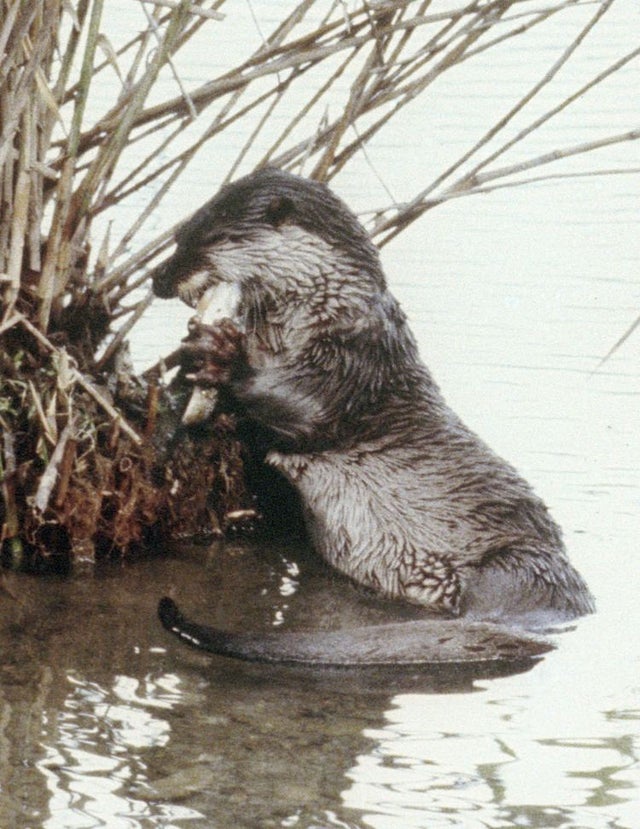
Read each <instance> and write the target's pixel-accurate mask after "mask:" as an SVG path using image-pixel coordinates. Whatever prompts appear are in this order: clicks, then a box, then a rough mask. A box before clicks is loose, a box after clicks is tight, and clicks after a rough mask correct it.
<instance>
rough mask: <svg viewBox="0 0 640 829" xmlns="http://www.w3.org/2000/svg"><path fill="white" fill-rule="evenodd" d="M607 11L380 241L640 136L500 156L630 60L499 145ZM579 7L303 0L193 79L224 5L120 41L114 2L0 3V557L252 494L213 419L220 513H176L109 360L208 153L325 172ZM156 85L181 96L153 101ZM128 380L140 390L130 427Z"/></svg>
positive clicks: (177, 517)
mask: <svg viewBox="0 0 640 829" xmlns="http://www.w3.org/2000/svg"><path fill="white" fill-rule="evenodd" d="M613 2H614V0H602V2H599V3H596V4H595V6H594V7H593V11H592V12H591V13H590V15H589V16H588V18H587V19H586V22H585V23H584V24H583V25H582V27H581V28H580V29H579V30H578V31H577V32H576V36H575V38H574V39H573V40H572V42H571V43H569V44H567V46H566V49H565V50H564V52H563V53H562V54H561V55H559V57H558V58H557V59H556V60H555V62H554V63H553V65H552V66H551V67H550V68H549V70H548V72H547V73H546V74H545V75H544V77H542V78H541V79H540V80H539V81H538V82H537V83H536V84H535V85H534V86H533V87H532V88H531V89H530V90H529V91H528V92H527V93H526V94H525V95H524V96H522V97H521V98H519V99H518V100H516V101H514V102H513V104H512V106H510V108H509V110H508V111H507V112H506V113H505V114H504V116H503V117H502V118H501V119H500V120H499V121H498V122H497V123H496V124H495V125H494V126H493V127H492V128H491V129H490V130H489V131H488V132H487V133H486V134H485V135H483V136H482V137H481V138H480V140H478V141H477V142H476V143H475V144H474V146H472V147H470V148H469V150H468V151H466V152H465V153H464V154H463V155H462V156H461V157H460V158H459V159H458V160H457V161H456V162H455V163H454V164H452V165H451V166H449V167H448V169H446V170H444V171H442V173H441V174H439V175H438V176H437V177H436V178H435V179H434V180H433V181H432V182H431V183H428V184H425V185H424V186H422V187H420V188H419V192H416V194H415V195H414V197H413V198H411V199H410V200H408V201H405V202H404V203H402V204H396V203H394V202H393V200H392V199H390V203H389V204H388V205H387V206H385V207H383V208H379V209H378V210H376V211H375V212H373V213H372V216H373V218H372V222H371V229H372V233H373V234H374V236H375V237H376V238H377V241H378V242H379V243H380V244H384V243H386V242H387V241H389V240H390V239H391V238H393V236H394V235H395V234H397V233H398V232H399V231H400V230H402V229H403V228H404V227H407V226H408V225H409V224H410V223H411V222H413V221H414V220H415V219H416V218H418V217H419V216H420V215H422V214H423V213H424V212H425V211H426V210H428V209H430V208H431V207H433V206H434V205H436V204H439V203H440V202H442V201H443V200H446V199H449V198H454V197H458V196H460V195H462V194H472V193H478V192H485V191H486V190H487V189H491V188H493V187H496V186H506V185H510V184H513V183H521V182H522V181H523V177H522V173H526V171H527V170H530V169H533V168H535V167H540V166H541V165H544V164H547V163H550V162H552V161H555V160H557V159H559V158H561V157H565V156H568V155H577V154H581V153H585V152H588V151H590V150H592V149H596V148H598V147H601V146H605V145H607V144H612V143H617V142H621V141H628V140H633V139H636V138H638V137H639V135H640V131H638V130H630V131H628V132H625V133H623V134H619V135H611V136H607V137H605V138H602V139H600V140H599V141H597V142H591V143H585V142H582V143H577V144H575V145H574V146H569V147H564V148H558V150H556V151H555V152H554V153H546V154H542V155H537V156H532V157H531V158H529V159H528V160H527V161H525V162H521V163H519V164H517V165H501V159H502V156H503V155H504V153H506V152H507V151H508V150H509V149H510V148H511V147H513V146H514V144H516V143H518V142H519V141H522V140H523V139H524V138H526V137H527V136H529V135H530V134H531V133H532V132H534V131H535V130H537V129H538V128H539V127H540V126H541V125H543V124H544V123H546V122H547V121H549V120H550V119H551V118H553V117H554V116H555V115H557V114H558V113H559V112H561V111H563V110H564V109H566V108H567V107H568V106H570V105H571V104H572V103H573V102H574V101H575V100H577V99H578V98H579V97H580V96H581V95H583V94H584V93H585V92H586V91H588V90H589V89H591V88H593V87H594V86H595V85H597V84H599V83H601V82H602V81H603V80H605V79H606V78H607V77H608V76H610V75H611V74H612V73H614V72H616V71H618V70H619V69H620V68H621V67H623V66H624V65H625V64H627V63H628V62H630V61H631V60H633V59H635V58H636V57H638V55H639V54H640V49H635V50H634V51H632V52H630V53H629V54H627V55H624V56H622V57H621V58H620V59H619V60H618V61H616V62H615V64H612V65H611V66H610V67H607V68H606V69H605V70H603V71H601V72H599V73H598V74H597V75H596V76H594V77H593V78H590V79H587V80H585V82H584V83H583V84H581V85H580V86H579V87H578V88H577V89H576V90H575V92H574V93H573V94H572V95H570V96H568V97H566V98H565V99H564V100H562V101H560V102H559V103H558V104H556V105H555V106H554V107H553V108H550V109H549V110H548V111H547V112H546V113H545V114H544V115H542V116H540V115H539V116H537V117H536V118H534V119H532V120H531V121H530V123H529V124H528V125H527V126H526V127H524V128H522V129H521V130H520V131H519V132H518V133H517V134H515V135H513V134H511V137H509V138H504V140H501V138H500V137H501V135H503V134H506V133H503V131H504V130H505V128H506V127H507V125H509V124H510V123H511V121H512V120H513V119H514V118H515V116H516V115H518V114H521V113H522V111H523V110H524V109H525V108H526V106H527V104H528V103H529V102H530V101H531V100H532V99H533V98H534V97H535V96H536V95H537V94H538V93H539V92H540V91H541V90H542V89H543V88H544V87H545V86H546V85H547V84H549V83H550V82H551V81H552V79H553V78H554V77H555V76H556V74H557V73H558V72H559V71H560V70H561V69H562V67H563V66H564V65H565V64H566V63H567V61H569V60H570V58H571V56H572V55H573V53H574V52H575V50H576V49H577V48H578V47H579V46H580V45H581V44H582V42H583V40H584V39H585V38H586V36H587V35H588V34H589V32H590V31H591V29H592V28H593V27H594V26H595V25H596V24H597V23H598V22H599V21H600V19H601V18H602V16H603V15H604V14H605V13H606V12H607V11H608V10H609V8H610V7H611V6H612V4H613ZM580 3H581V0H546V3H543V4H542V5H537V4H536V5H535V7H533V6H532V4H531V3H528V2H525V0H467V2H462V3H461V4H455V3H452V2H447V0H442V1H441V2H440V3H437V4H436V3H434V2H431V0H357V2H353V3H349V4H347V3H344V2H328V0H301V1H300V2H295V3H290V4H288V7H289V11H288V12H286V13H285V12H283V13H282V19H281V20H280V21H279V22H278V23H277V25H276V26H275V28H274V29H273V31H272V32H271V33H270V34H269V35H266V36H265V35H262V36H261V39H260V42H259V44H258V46H257V48H256V49H255V50H254V51H253V53H252V54H249V55H248V56H244V57H243V58H242V59H240V60H239V61H237V62H235V63H232V64H230V65H228V66H225V67H224V69H223V71H221V72H218V73H216V74H215V76H214V77H212V78H211V79H210V80H208V81H207V82H206V83H204V84H202V85H200V86H196V87H195V88H188V84H186V83H184V82H183V81H182V80H181V70H180V56H181V54H182V53H183V52H184V51H185V50H186V49H187V48H188V45H189V44H190V43H192V42H193V41H194V39H197V37H200V36H202V34H203V33H206V34H207V36H208V37H209V38H210V39H211V41H212V42H216V43H218V44H221V45H222V44H224V43H225V42H228V40H229V38H233V36H234V16H235V15H236V14H237V11H238V9H237V6H234V4H233V2H231V0H229V2H225V0H136V1H135V7H136V10H137V11H138V12H139V14H140V20H141V25H140V26H139V27H136V28H135V31H134V32H132V34H131V35H130V36H125V37H121V36H120V39H119V40H117V41H116V40H115V39H114V38H115V34H114V32H116V33H117V28H116V27H114V26H112V25H111V16H110V12H111V11H112V10H113V8H114V5H115V4H114V2H113V0H111V2H110V0H79V2H77V3H70V2H65V0H0V12H1V17H0V114H1V116H0V117H1V126H2V134H1V138H0V209H1V211H2V212H1V214H0V280H1V282H0V288H1V291H2V316H1V319H0V426H1V428H2V442H1V445H0V478H1V480H2V499H1V500H0V522H1V524H2V536H1V540H2V550H3V555H4V556H5V559H8V560H11V561H12V562H13V563H14V564H15V563H19V562H20V561H21V560H23V559H24V558H25V555H26V559H27V560H28V561H30V562H31V563H43V562H46V561H48V560H50V559H51V558H52V557H53V558H54V559H55V560H56V561H57V562H58V564H60V562H62V563H66V564H68V563H69V562H70V561H71V559H72V558H73V551H74V550H75V549H78V548H81V547H82V548H86V547H87V545H90V546H91V549H92V550H95V549H96V547H97V548H99V549H103V550H117V551H122V550H127V549H130V548H131V547H132V546H135V545H138V544H144V543H145V541H146V540H148V534H149V532H150V531H151V529H152V528H156V529H157V528H158V527H159V526H160V527H163V528H164V529H166V527H167V526H168V525H169V524H171V522H173V524H174V525H175V524H178V525H179V526H180V527H181V529H184V530H185V531H188V530H189V523H190V522H191V523H192V524H193V523H194V522H195V523H197V524H199V525H201V524H203V523H205V524H206V523H207V522H213V523H214V524H215V523H216V522H217V523H218V524H220V523H221V522H222V523H224V515H225V514H227V513H229V512H233V511H234V510H235V509H237V508H238V507H243V506H246V499H247V494H246V492H245V491H244V489H243V485H242V473H241V463H240V456H239V448H238V445H237V442H236V441H235V440H234V439H233V438H232V437H228V439H227V442H226V443H225V447H226V448H224V449H220V445H221V444H220V440H221V433H223V432H224V433H226V434H228V424H226V425H223V426H220V424H218V427H217V428H218V433H217V435H216V436H215V438H214V439H213V442H212V443H210V444H209V446H210V452H209V455H210V456H211V458H210V460H211V461H212V464H209V466H213V467H214V468H215V460H216V457H218V456H219V454H220V452H222V453H223V454H225V453H226V454H225V457H226V459H227V461H229V458H231V459H232V461H233V462H232V463H230V464H229V463H227V464H226V468H231V469H233V470H234V472H233V474H232V475H231V476H230V477H229V476H227V478H226V479H225V480H224V481H222V483H221V481H220V478H219V477H218V478H216V474H215V472H213V473H212V472H210V471H209V472H207V471H205V469H204V468H203V470H202V475H204V476H205V477H206V478H207V485H209V484H211V485H212V486H214V488H216V487H217V496H216V498H217V503H216V504H213V505H212V504H211V503H204V502H202V500H200V501H198V502H197V503H191V502H190V501H189V497H187V495H186V494H185V492H184V491H182V494H181V498H182V501H183V502H185V503H186V502H189V503H190V504H191V505H190V508H189V509H188V510H187V511H186V512H182V513H181V512H180V509H179V507H178V505H177V504H176V502H175V500H174V501H173V502H171V501H170V499H169V498H168V494H167V493H168V492H169V491H170V490H172V489H173V490H175V480H173V477H174V476H175V475H178V474H179V471H177V470H176V469H175V468H174V469H173V471H169V472H167V470H166V468H165V469H164V471H162V470H161V471H160V472H159V471H158V469H159V467H160V466H162V464H163V463H165V461H166V458H164V457H163V458H162V460H161V461H160V460H159V459H158V456H157V452H156V451H155V450H154V449H153V448H152V442H151V441H150V440H149V436H150V435H151V434H152V433H153V432H154V429H155V424H156V419H157V412H158V399H159V398H158V393H157V390H155V388H154V387H151V388H150V389H149V388H147V387H144V388H143V387H138V386H136V381H135V380H134V378H132V377H131V376H130V374H128V373H127V371H126V370H124V369H123V366H122V356H123V345H124V343H125V341H126V337H127V335H128V333H129V331H130V330H131V327H132V326H133V325H134V324H135V323H136V322H137V320H138V319H139V318H140V317H141V315H142V314H143V312H144V310H145V309H146V308H147V307H148V305H149V303H150V301H151V294H150V291H149V289H148V287H146V283H147V280H148V277H147V273H148V271H147V269H148V268H149V266H151V265H152V264H154V262H155V261H156V260H157V259H158V257H160V256H161V255H162V254H163V252H164V251H165V250H166V248H167V247H168V246H169V245H170V244H171V239H172V236H173V233H174V230H175V228H174V227H168V228H166V229H165V230H164V231H163V232H162V233H160V234H158V235H156V236H155V237H150V236H149V234H148V232H146V231H145V230H144V226H145V223H146V222H147V220H148V219H149V217H150V216H151V215H153V212H154V210H155V209H156V207H157V205H158V204H159V202H160V201H161V200H162V199H163V198H164V197H165V195H166V194H167V193H169V192H170V190H171V187H172V185H173V184H174V183H175V182H176V180H178V179H179V177H180V176H181V175H182V174H183V172H184V170H185V168H186V167H187V165H188V164H189V162H190V161H191V160H192V159H193V158H194V156H195V155H196V154H197V153H198V152H199V151H200V150H201V149H202V148H203V147H204V146H205V145H206V144H208V143H209V142H211V141H213V140H214V139H216V138H218V137H219V136H225V135H226V134H230V133H231V131H232V130H236V131H237V130H238V129H240V128H241V131H242V134H243V135H244V139H243V141H242V143H241V146H240V148H239V150H238V152H237V156H236V158H235V160H234V161H233V162H232V163H230V164H229V165H228V169H226V170H225V171H224V174H223V175H221V176H220V177H219V180H218V182H217V184H218V185H219V184H222V183H224V180H226V179H229V178H231V177H233V176H234V175H235V174H236V172H237V171H238V170H239V169H240V168H241V167H242V168H244V170H243V171H245V172H246V171H248V170H247V167H248V168H249V169H251V167H255V166H264V165H267V164H272V165H275V166H279V167H283V168H289V169H292V168H293V169H300V168H301V166H302V165H304V167H305V170H306V171H307V174H308V175H310V176H312V177H315V178H317V179H322V180H330V179H331V178H332V177H333V176H335V175H336V174H337V173H338V172H339V171H341V170H342V169H343V168H344V167H345V165H348V164H349V163H350V162H351V161H352V160H353V159H354V158H355V157H356V156H358V154H360V153H366V146H367V143H368V142H370V141H372V140H373V139H374V137H375V136H376V135H377V134H378V133H379V132H380V131H381V130H383V129H384V127H385V125H387V124H388V123H389V122H390V121H391V120H392V119H393V118H394V117H395V116H396V115H397V114H398V113H399V112H400V111H401V110H402V109H403V108H404V107H406V106H407V105H409V104H411V103H412V102H413V101H415V99H416V98H417V97H418V96H420V94H421V93H422V92H423V91H424V90H426V89H427V88H428V87H429V86H430V85H431V84H432V83H433V82H434V81H435V80H436V79H437V78H438V77H440V76H441V75H442V74H443V73H444V72H447V71H448V70H450V69H452V68H454V67H456V66H457V65H459V64H460V63H462V62H465V61H468V60H471V59H473V58H474V57H475V56H476V55H479V54H482V53H483V52H486V51H487V50H489V49H492V48H494V47H495V46H497V45H498V44H501V43H503V42H504V41H506V40H508V39H510V38H518V37H521V36H522V35H523V34H525V33H526V32H528V31H531V30H532V29H534V28H535V27H537V26H541V25H543V24H544V23H545V22H546V21H547V20H549V18H551V17H553V16H554V15H557V14H560V13H563V12H565V11H566V10H567V9H568V8H570V7H573V6H577V5H580ZM133 5H134V4H133V3H131V4H130V6H133ZM222 51H223V50H222V49H220V50H219V51H218V54H221V52H222ZM212 74H213V73H212ZM105 79H110V81H109V83H106V82H105ZM167 84H168V85H169V86H168V87H167ZM166 88H170V89H172V90H176V94H175V95H174V94H171V93H169V94H166V93H162V92H158V90H164V89H166ZM158 95H160V98H159V99H158ZM329 102H330V103H331V108H329ZM330 112H331V114H329V113H330ZM373 174H374V173H373V171H372V175H373ZM131 200H137V201H136V203H137V204H138V205H139V210H138V211H137V215H136V216H135V219H134V220H133V221H132V222H131V223H130V225H129V226H128V227H124V228H122V229H121V231H120V233H119V236H118V238H111V235H110V233H109V227H110V222H109V218H110V216H113V215H115V212H116V211H117V210H118V208H119V207H120V206H121V205H123V203H125V202H131ZM183 218H184V217H183ZM97 233H99V234H100V236H99V237H98V238H97V240H96V241H95V242H94V239H95V237H96V235H97ZM140 240H144V241H140ZM123 372H124V374H123ZM123 376H125V377H126V380H127V382H126V383H125V384H124V385H125V386H128V387H129V392H128V396H127V395H124V396H125V397H127V399H128V400H129V402H130V401H131V399H132V398H133V400H134V403H133V404H131V405H129V408H128V409H127V416H126V417H125V416H124V414H123V410H122V399H123V395H122V386H123V383H122V382H121V381H122V378H123ZM131 388H133V389H134V390H133V392H132V391H131ZM169 408H171V407H169ZM160 419H161V420H162V418H160ZM166 422H171V418H170V417H169V420H168V421H167V420H166V419H165V428H166ZM164 434H165V435H166V432H165V433H164ZM223 442H224V441H223ZM159 443H162V439H160V440H159ZM157 444H158V441H157V442H156V445H157ZM195 454H196V455H197V456H198V457H200V456H202V455H203V453H202V452H201V451H198V452H196V453H195ZM207 476H208V477H207ZM214 479H215V480H216V481H217V483H216V482H215V481H214ZM198 491H200V492H201V491H202V487H199V488H198ZM167 516H169V518H168V517H167ZM163 522H164V523H163Z"/></svg>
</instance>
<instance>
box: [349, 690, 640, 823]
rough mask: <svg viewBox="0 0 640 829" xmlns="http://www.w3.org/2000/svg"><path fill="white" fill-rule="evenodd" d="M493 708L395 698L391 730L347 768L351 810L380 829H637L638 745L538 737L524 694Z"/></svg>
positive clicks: (442, 699)
mask: <svg viewBox="0 0 640 829" xmlns="http://www.w3.org/2000/svg"><path fill="white" fill-rule="evenodd" d="M494 702H495V705H493V706H492V705H488V704H487V699H486V696H484V695H482V696H480V695H478V696H476V695H473V696H471V697H458V696H451V695H447V696H423V695H400V696H398V697H396V698H395V699H394V705H393V707H392V708H391V709H390V710H389V711H388V712H387V714H386V720H387V723H386V725H385V726H384V728H382V729H376V730H370V731H368V732H367V736H368V737H369V738H370V739H372V740H374V742H375V749H374V750H373V751H372V752H370V753H369V754H366V755H363V756H360V757H359V758H358V760H357V763H356V764H355V766H354V768H353V769H352V770H351V771H350V772H349V774H348V777H349V778H351V780H352V781H353V782H352V785H351V786H350V788H349V789H348V790H347V792H345V793H344V799H345V803H346V805H347V806H349V807H350V808H353V809H356V810H358V811H359V812H361V813H363V814H364V815H366V818H365V822H366V825H368V826H372V827H375V829H390V827H394V828H395V827H398V826H400V825H402V826H407V827H421V828H423V829H428V827H450V826H460V825H464V827H465V829H467V827H468V828H469V829H486V827H487V826H496V827H500V826H504V827H511V826H537V827H555V826H568V825H570V826H585V827H586V826H589V827H600V826H602V827H604V826H611V825H616V826H629V827H632V826H633V825H634V822H633V820H632V819H631V815H632V814H635V811H636V810H637V803H636V802H634V801H635V797H636V789H635V786H637V783H638V768H637V763H638V757H637V749H638V746H637V744H636V745H635V746H633V744H632V743H633V740H629V739H628V738H627V739H624V738H622V739H616V738H614V737H605V738H600V739H599V738H595V737H593V738H584V739H580V738H575V737H571V738H562V737H553V738H551V737H541V736H540V734H541V733H542V734H544V733H546V730H547V729H545V727H544V724H541V727H540V728H538V729H534V730H533V733H532V732H530V731H529V730H528V725H529V723H527V722H523V717H524V719H525V720H526V717H527V709H528V700H527V699H526V697H522V698H515V699H514V698H509V699H503V700H494ZM639 718H640V717H639ZM601 728H602V726H601ZM632 781H635V782H632ZM602 807H608V808H607V809H606V811H605V813H604V814H599V809H600V808H602ZM612 815H617V817H618V820H619V821H620V822H619V823H617V822H616V823H615V824H612V823H611V822H610V821H611V819H612ZM400 821H401V824H400Z"/></svg>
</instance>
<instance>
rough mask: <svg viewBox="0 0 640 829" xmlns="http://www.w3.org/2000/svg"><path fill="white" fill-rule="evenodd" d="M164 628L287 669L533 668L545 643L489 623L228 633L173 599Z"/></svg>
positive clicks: (164, 609)
mask: <svg viewBox="0 0 640 829" xmlns="http://www.w3.org/2000/svg"><path fill="white" fill-rule="evenodd" d="M158 615H159V617H160V621H161V622H162V624H163V626H164V627H165V628H166V629H167V630H168V631H170V632H171V633H173V634H174V635H175V636H177V637H178V638H179V639H182V641H183V642H186V643H187V644H188V645H191V646H192V647H195V648H200V649H201V650H205V651H209V652H210V653H216V654H220V655H222V656H230V657H234V658H236V659H243V660H246V661H250V662H270V663H278V664H286V665H316V666H326V667H334V666H335V667H339V666H358V665H360V666H367V665H370V666H375V665H416V666H417V665H422V666H432V667H437V666H444V665H456V664H464V665H470V664H478V665H485V666H489V665H490V664H495V665H505V666H506V665H509V664H511V665H513V666H515V665H516V664H525V663H532V662H533V661H536V660H538V659H540V657H541V656H542V655H543V654H545V653H548V652H549V651H550V650H553V645H551V643H550V642H548V641H547V640H545V639H543V638H541V637H539V636H536V635H534V634H530V633H527V632H525V631H519V632H517V633H516V632H514V631H512V630H510V629H509V628H507V627H503V626H501V625H497V624H493V623H489V622H464V621H461V620H450V621H449V620H442V621H440V620H434V621H431V620H425V621H410V622H394V623H391V624H383V625H373V626H371V627H363V628H355V629H351V630H340V631H316V632H309V633H304V632H303V633H297V632H288V631H278V632H275V631H274V632H266V633H229V632H227V631H223V630H217V629H216V628H211V627H204V626H202V625H198V624H196V623H194V622H191V621H189V620H188V619H186V618H185V617H184V616H183V615H182V614H181V613H180V611H179V609H178V607H177V605H176V604H175V602H174V601H173V600H172V599H169V598H164V599H161V600H160V604H159V605H158Z"/></svg>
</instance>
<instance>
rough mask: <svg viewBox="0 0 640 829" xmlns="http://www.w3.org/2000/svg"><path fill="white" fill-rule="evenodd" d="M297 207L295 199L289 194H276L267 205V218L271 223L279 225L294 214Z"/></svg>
mask: <svg viewBox="0 0 640 829" xmlns="http://www.w3.org/2000/svg"><path fill="white" fill-rule="evenodd" d="M295 209H296V206H295V204H294V202H293V199H290V198H289V197H288V196H274V197H273V198H272V199H271V201H270V202H269V204H268V205H267V211H266V214H265V218H266V220H267V221H268V222H269V223H270V224H272V225H274V226H275V227H278V226H279V225H281V224H283V222H286V220H287V219H288V218H289V216H292V215H293V213H294V212H295Z"/></svg>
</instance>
